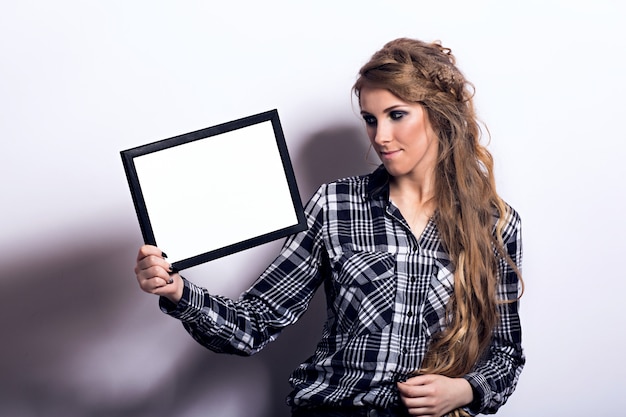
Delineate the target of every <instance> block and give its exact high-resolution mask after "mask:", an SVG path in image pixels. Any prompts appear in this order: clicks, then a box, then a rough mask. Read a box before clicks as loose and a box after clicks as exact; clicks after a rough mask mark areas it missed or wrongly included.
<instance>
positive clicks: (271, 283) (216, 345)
mask: <svg viewBox="0 0 626 417" xmlns="http://www.w3.org/2000/svg"><path fill="white" fill-rule="evenodd" d="M325 190H326V187H325V186H322V187H320V189H319V190H318V191H317V192H316V193H315V195H314V196H313V197H312V198H311V200H309V202H308V203H307V205H306V206H305V217H306V220H307V230H305V231H303V232H300V233H297V234H295V235H292V236H290V237H289V238H287V240H286V241H285V244H284V245H283V248H282V250H281V252H280V254H279V255H278V257H277V258H276V260H275V261H274V262H273V263H272V264H271V265H270V266H269V267H268V268H267V269H266V270H265V272H264V273H263V274H262V275H261V276H260V277H259V279H258V280H257V281H256V282H255V283H254V285H253V286H252V287H251V288H250V289H249V290H248V291H246V292H245V293H244V294H242V296H241V297H240V298H239V299H238V300H231V299H229V298H226V297H221V296H218V295H211V294H209V292H208V291H207V290H206V289H204V288H202V287H199V286H197V285H195V284H193V283H192V282H190V281H188V280H186V279H185V280H184V289H183V295H182V298H181V299H180V301H179V302H178V304H176V305H175V304H173V303H172V302H170V301H169V300H167V299H166V298H161V299H160V301H159V304H160V308H161V310H162V311H163V312H164V313H166V314H169V315H170V316H172V317H174V318H177V319H179V320H181V321H182V323H183V326H184V327H185V329H186V330H187V331H188V332H189V334H190V335H191V336H192V337H193V338H194V339H195V340H196V341H197V342H198V343H200V344H201V345H203V346H204V347H206V348H208V349H211V350H213V351H215V352H223V353H232V354H238V355H246V356H247V355H252V354H254V353H256V352H258V351H259V350H261V349H262V348H263V347H264V346H265V345H267V344H268V343H269V342H271V341H273V340H275V339H276V338H277V337H278V335H279V334H280V332H281V331H282V330H283V329H284V328H285V327H286V326H288V325H291V324H293V323H295V322H296V321H297V320H298V319H299V318H300V317H301V316H302V314H304V312H305V311H306V309H307V307H308V304H309V302H310V301H311V299H312V298H313V295H314V294H315V291H316V289H317V287H318V286H319V284H320V282H321V279H322V273H321V268H322V266H323V264H324V259H325V253H326V251H325V248H324V243H323V242H324V240H323V236H322V234H323V228H322V226H323V224H324V215H325V214H324V213H325V212H324V207H325V194H326V192H325Z"/></svg>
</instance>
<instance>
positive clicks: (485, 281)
mask: <svg viewBox="0 0 626 417" xmlns="http://www.w3.org/2000/svg"><path fill="white" fill-rule="evenodd" d="M364 86H372V87H381V88H386V89H387V90H389V91H390V92H392V93H393V94H395V95H396V96H398V97H399V98H400V99H402V100H404V101H407V102H416V103H421V104H422V105H423V106H424V108H425V110H426V113H427V114H428V117H429V120H430V122H431V124H432V126H433V129H434V130H435V133H436V134H437V136H438V140H439V157H438V161H437V165H436V168H435V170H436V171H435V172H436V175H435V197H434V199H435V205H436V206H435V207H436V208H435V214H434V216H435V217H434V219H435V222H436V225H437V228H438V231H439V235H440V237H441V240H442V242H443V245H444V247H445V249H446V250H447V252H448V254H449V256H450V259H451V261H452V263H453V265H454V267H455V272H454V293H453V294H452V296H451V298H450V301H449V303H448V305H447V323H446V326H445V327H444V329H443V330H442V331H441V332H439V333H438V334H436V335H435V336H434V337H433V339H432V340H431V341H430V344H429V347H428V351H427V353H426V355H425V357H424V360H423V362H422V365H421V368H420V369H419V370H417V371H416V372H417V373H420V374H427V373H435V374H441V375H445V376H449V377H461V376H463V375H466V374H467V373H469V372H470V371H471V370H472V368H473V367H474V365H475V364H476V363H477V362H478V361H479V360H480V359H481V357H482V355H484V354H485V352H486V351H487V349H488V348H489V344H490V342H491V336H492V333H493V330H494V328H495V326H496V325H497V323H498V310H497V305H498V303H499V302H500V301H499V300H498V299H497V297H496V286H497V284H498V277H497V262H498V260H499V258H504V259H505V260H506V261H507V263H508V264H509V265H511V267H512V268H513V269H514V270H515V271H516V272H517V274H518V276H519V277H520V282H521V276H520V274H519V270H518V268H517V267H516V265H515V264H514V262H513V261H512V260H511V259H510V257H509V256H508V255H507V254H506V252H505V250H504V243H503V241H502V236H501V230H502V227H503V226H504V218H505V217H506V213H507V210H509V206H507V205H506V204H505V203H504V202H503V201H502V199H501V198H500V197H499V196H498V194H497V193H496V188H495V179H494V175H493V159H492V156H491V154H490V153H489V151H488V150H487V149H486V148H485V147H484V146H483V145H481V143H480V139H481V129H480V124H479V122H478V119H477V117H476V112H475V110H474V104H473V96H474V87H473V85H472V84H471V83H469V82H468V81H467V80H466V79H465V77H464V76H463V74H462V73H461V72H460V71H459V69H458V68H457V67H456V61H455V58H454V56H453V55H452V53H451V50H450V49H448V48H445V47H443V46H442V45H441V44H440V43H439V42H433V43H426V42H422V41H419V40H415V39H407V38H400V39H396V40H393V41H391V42H389V43H387V44H386V45H385V46H384V47H383V48H382V49H381V50H379V51H378V52H376V53H375V54H374V55H373V56H372V58H371V59H370V61H369V62H367V63H366V64H365V65H364V66H363V67H362V68H361V70H360V71H359V78H358V79H357V81H356V83H355V85H354V87H353V90H354V93H355V95H356V96H357V97H358V98H360V92H361V89H362V88H363V87H364ZM496 218H497V219H498V220H497V221H496V222H495V230H496V233H495V234H494V233H493V230H494V219H496ZM463 414H464V413H463V412H462V410H460V409H459V410H455V411H454V413H452V415H456V416H459V415H463Z"/></svg>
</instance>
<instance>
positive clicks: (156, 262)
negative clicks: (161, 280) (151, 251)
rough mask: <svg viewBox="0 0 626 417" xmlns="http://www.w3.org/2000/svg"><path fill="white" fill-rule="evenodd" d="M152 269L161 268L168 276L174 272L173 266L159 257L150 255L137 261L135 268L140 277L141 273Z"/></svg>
mask: <svg viewBox="0 0 626 417" xmlns="http://www.w3.org/2000/svg"><path fill="white" fill-rule="evenodd" d="M152 267H159V268H161V269H163V270H164V271H165V272H166V273H167V274H170V273H172V272H174V269H173V268H172V265H171V264H170V263H169V262H167V261H166V260H165V259H163V258H162V257H160V256H157V255H148V256H146V257H144V258H142V259H141V260H139V261H137V265H136V266H135V274H137V275H139V274H140V273H141V271H143V270H148V269H150V268H152Z"/></svg>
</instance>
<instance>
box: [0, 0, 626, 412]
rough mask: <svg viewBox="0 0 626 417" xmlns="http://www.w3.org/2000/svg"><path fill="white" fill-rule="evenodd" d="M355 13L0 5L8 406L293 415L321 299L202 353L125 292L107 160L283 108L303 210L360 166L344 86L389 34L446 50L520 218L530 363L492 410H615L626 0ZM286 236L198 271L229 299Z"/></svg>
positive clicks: (126, 268)
mask: <svg viewBox="0 0 626 417" xmlns="http://www.w3.org/2000/svg"><path fill="white" fill-rule="evenodd" d="M346 3H347V2H338V1H332V2H331V1H317V2H311V3H310V4H307V5H302V4H301V2H288V1H264V2H257V1H248V2H208V1H204V2H201V1H187V2H174V1H170V2H165V1H119V0H118V1H100V2H96V1H77V0H75V1H72V0H60V1H56V2H49V1H25V0H21V1H4V2H2V4H1V5H0V39H1V41H0V140H1V141H2V142H1V143H2V148H1V149H2V152H1V153H0V158H1V160H0V178H1V182H0V195H1V196H2V197H1V198H2V204H1V205H0V248H1V250H0V286H1V287H0V332H2V336H1V338H0V339H1V340H2V342H0V353H1V354H0V387H2V389H1V390H0V415H12V416H28V417H30V416H37V415H46V416H83V415H91V416H97V415H106V416H115V415H118V416H161V415H162V416H166V415H167V416H170V415H177V416H190V417H191V416H199V415H216V416H218V415H219V416H241V415H248V416H259V417H262V416H270V415H272V416H280V415H288V413H287V409H286V408H285V407H283V406H282V399H283V397H284V396H285V395H286V393H287V392H288V385H287V383H286V379H287V376H288V373H289V371H290V370H291V368H292V367H293V366H295V365H296V364H297V363H298V361H299V360H302V359H303V358H305V357H306V356H307V355H309V354H310V353H311V352H312V348H313V345H314V343H315V340H316V337H317V335H318V334H319V331H320V330H321V325H322V323H321V321H322V310H323V307H322V305H321V301H320V300H318V299H317V298H316V303H314V305H313V307H312V311H311V312H310V314H308V315H307V316H306V317H305V318H304V320H303V322H302V323H299V324H298V325H297V326H296V327H295V328H294V329H290V330H288V331H287V332H285V334H284V335H283V336H281V339H280V340H279V341H277V342H276V343H275V345H274V346H270V347H269V348H268V349H267V350H266V351H264V352H262V353H260V354H259V355H258V356H255V357H253V358H245V359H244V358H236V357H224V356H218V355H215V354H212V353H210V352H208V351H205V350H204V349H202V348H201V347H199V346H197V345H196V344H195V342H193V341H192V340H191V339H190V338H189V337H187V336H186V334H185V333H184V331H183V329H182V327H181V326H180V325H179V324H178V323H177V322H176V321H175V320H172V319H170V318H168V317H166V316H164V315H162V314H161V313H160V312H159V311H158V308H157V305H156V299H155V298H153V297H152V296H149V295H147V294H143V293H141V292H140V291H139V290H138V288H137V286H136V284H135V281H134V275H133V271H132V269H133V261H134V257H135V253H136V249H137V247H138V246H139V245H140V244H141V236H140V232H139V227H138V225H137V221H136V218H135V213H134V209H133V206H132V201H131V198H130V193H129V191H128V188H127V184H126V179H125V177H124V172H123V169H122V164H121V160H120V157H119V151H121V150H123V149H127V148H130V147H134V146H138V145H142V144H144V143H148V142H152V141H154V140H158V139H163V138H167V137H171V136H174V135H177V134H182V133H185V132H189V131H192V130H196V129H200V128H203V127H207V126H211V125H214V124H217V123H221V122H225V121H229V120H232V119H235V118H239V117H243V116H247V115H250V114H254V113H258V112H261V111H265V110H269V109H272V108H277V109H278V110H279V112H280V115H281V120H282V123H283V128H284V130H285V135H286V139H287V142H288V147H289V150H290V153H291V155H292V161H293V162H294V168H295V171H296V176H297V178H298V181H299V185H300V190H301V194H302V196H303V198H304V199H306V198H308V197H309V196H310V194H311V192H312V191H313V190H314V188H315V187H316V186H317V185H318V184H319V183H320V182H322V181H327V180H331V179H333V178H335V177H339V176H343V175H348V174H352V173H362V172H366V171H367V170H369V169H370V167H369V166H368V165H367V164H366V163H365V162H362V161H361V155H363V156H364V155H365V150H366V142H365V141H366V139H365V137H364V135H363V133H362V132H361V128H360V122H359V120H358V118H357V117H356V115H355V112H354V108H353V107H352V102H351V98H350V87H351V84H352V82H353V81H354V79H355V74H356V72H357V70H358V68H359V67H360V65H361V64H362V63H363V62H365V61H366V60H367V59H368V58H369V56H370V55H371V54H372V53H373V52H374V51H375V50H376V49H378V48H379V47H380V46H382V44H383V43H385V42H386V41H388V40H390V39H392V38H395V37H399V36H409V37H417V38H422V39H425V40H435V39H440V40H442V41H443V42H444V44H446V45H447V46H449V47H451V48H452V50H453V52H454V53H455V54H456V55H457V57H458V61H459V65H460V67H461V68H462V69H463V70H464V72H465V73H466V75H467V76H468V77H469V78H470V79H471V80H472V81H473V82H474V84H475V85H476V87H477V96H476V100H477V105H478V109H479V112H480V115H481V117H482V119H484V121H485V122H486V123H487V125H488V126H489V128H490V131H491V134H492V143H491V147H490V149H491V150H492V152H493V153H494V155H495V158H496V163H497V175H498V183H499V190H500V193H501V194H502V195H503V196H504V197H505V199H507V200H508V201H509V202H510V203H511V204H512V205H513V206H514V207H515V208H516V209H517V210H518V211H519V212H520V213H521V215H522V217H523V221H524V239H525V241H524V244H525V259H524V275H525V279H526V284H527V292H526V294H525V296H524V298H523V305H522V315H523V316H522V319H523V325H524V338H525V339H524V343H525V348H526V353H527V357H528V364H527V366H526V369H525V370H524V372H523V374H522V377H521V380H520V383H519V386H518V390H517V392H516V393H515V395H514V396H513V397H512V398H511V399H510V401H509V403H508V404H507V405H506V406H505V407H504V408H503V409H502V410H501V412H500V413H499V415H501V416H508V417H517V416H520V417H521V416H527V415H542V416H563V415H568V416H590V415H620V413H623V410H624V408H625V407H626V400H625V397H624V395H623V394H622V388H623V386H624V384H623V381H622V378H623V375H624V373H625V372H626V365H624V362H623V361H622V359H621V353H622V351H623V346H624V345H625V342H626V340H625V338H624V330H623V329H624V325H623V321H624V320H623V318H624V312H623V310H622V307H623V304H624V303H623V299H624V297H623V294H624V293H626V284H625V281H626V280H625V279H624V278H626V277H625V275H626V274H625V273H624V268H623V267H622V266H621V259H622V253H623V252H624V249H626V245H625V244H624V236H625V235H626V222H625V221H624V220H623V218H622V213H623V212H624V209H625V202H626V198H625V197H626V196H625V194H626V192H625V187H624V185H623V179H624V178H625V177H626V168H625V163H624V161H623V156H624V144H623V142H624V140H625V139H626V137H625V136H626V135H625V133H624V127H623V120H624V111H625V110H626V104H625V103H626V102H625V101H624V97H626V83H625V82H624V78H623V75H624V74H626V64H625V60H624V55H625V52H624V51H625V50H626V30H625V29H624V24H623V22H624V21H625V18H626V13H624V7H623V6H622V5H621V3H620V2H618V1H611V0H596V1H594V2H591V1H588V2H584V3H583V2H570V1H565V0H563V1H556V0H546V1H537V0H531V1H525V2H503V1H499V2H498V1H495V0H494V1H486V0H481V1H473V2H467V1H461V0H458V1H452V0H449V1H439V2H432V1H428V2H427V1H418V0H403V1H378V2H374V1H359V2H356V1H355V2H352V3H351V4H350V5H347V4H346ZM346 159H347V160H353V161H355V162H352V163H351V165H350V164H349V165H346V163H345V160H346ZM236 172H237V167H233V172H232V173H225V175H236ZM171 193H172V198H173V199H175V198H176V193H175V190H171ZM279 246H280V242H275V243H272V244H268V245H265V246H263V247H259V248H255V249H252V250H249V251H246V252H243V253H240V254H237V255H233V256H230V257H227V258H223V259H220V260H217V261H214V262H211V263H209V264H205V265H202V266H200V267H196V268H193V269H191V270H189V271H188V272H187V276H188V277H189V278H190V279H192V280H194V281H196V282H197V283H200V284H202V285H205V286H207V287H208V288H209V289H210V290H211V291H214V292H220V293H224V294H226V295H231V296H236V295H237V294H238V293H239V292H240V291H241V290H243V289H244V288H246V287H247V286H248V285H249V284H250V283H251V282H252V280H253V279H254V278H255V277H256V275H257V274H258V273H259V272H260V271H261V270H262V269H263V267H264V266H265V265H266V264H267V263H268V262H269V261H270V260H271V258H272V257H273V255H274V254H275V253H276V251H277V250H278V248H279Z"/></svg>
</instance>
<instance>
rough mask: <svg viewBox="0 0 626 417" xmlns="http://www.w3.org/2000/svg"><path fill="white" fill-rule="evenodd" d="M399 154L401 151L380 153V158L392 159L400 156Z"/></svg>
mask: <svg viewBox="0 0 626 417" xmlns="http://www.w3.org/2000/svg"><path fill="white" fill-rule="evenodd" d="M399 153H400V150H399V149H398V150H395V151H380V157H381V158H385V159H390V158H393V157H394V156H396V155H398V154H399Z"/></svg>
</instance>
